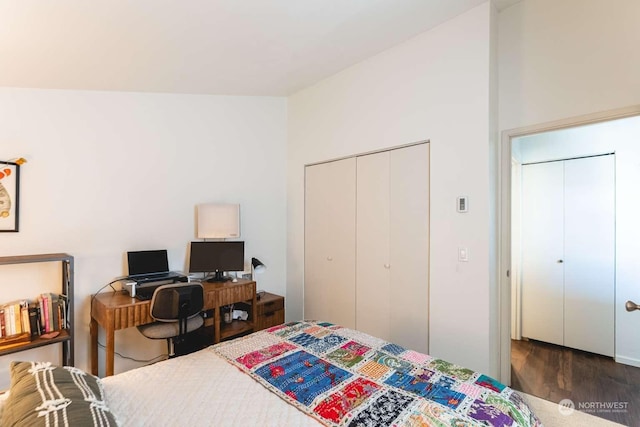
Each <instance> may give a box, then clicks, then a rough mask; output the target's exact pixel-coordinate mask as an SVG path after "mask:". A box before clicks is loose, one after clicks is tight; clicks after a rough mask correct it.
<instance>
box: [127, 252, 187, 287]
mask: <svg viewBox="0 0 640 427" xmlns="http://www.w3.org/2000/svg"><path fill="white" fill-rule="evenodd" d="M127 261H128V264H129V276H128V278H129V279H131V280H135V281H136V282H138V284H142V283H147V282H155V281H159V280H170V279H175V278H179V277H181V276H182V275H181V274H180V273H177V272H175V271H169V258H168V256H167V250H166V249H160V250H153V251H132V252H127Z"/></svg>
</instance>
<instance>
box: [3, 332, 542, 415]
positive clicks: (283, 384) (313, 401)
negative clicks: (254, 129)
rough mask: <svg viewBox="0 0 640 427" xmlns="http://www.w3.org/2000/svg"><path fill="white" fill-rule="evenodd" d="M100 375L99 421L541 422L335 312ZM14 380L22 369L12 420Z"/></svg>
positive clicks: (510, 399)
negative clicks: (342, 322)
mask: <svg viewBox="0 0 640 427" xmlns="http://www.w3.org/2000/svg"><path fill="white" fill-rule="evenodd" d="M28 367H29V366H25V369H26V368H28ZM34 369H35V368H34V365H33V364H32V365H31V368H30V370H31V371H33V370H34ZM48 369H53V368H51V367H49V368H48ZM57 369H58V370H60V369H61V368H57ZM70 369H71V370H75V368H70ZM27 370H29V369H27ZM77 371H79V370H77ZM34 375H35V374H34ZM87 377H91V376H90V375H87ZM96 384H97V386H98V388H97V389H96V390H95V392H94V394H93V396H90V397H89V398H88V400H89V401H91V404H93V409H92V410H93V411H94V413H93V415H92V416H91V417H92V419H94V420H95V419H98V420H99V421H100V423H95V422H94V424H95V425H111V423H112V422H114V421H115V420H117V423H118V425H121V426H192V425H211V426H252V425H255V426H322V425H325V426H347V425H349V426H382V425H393V426H422V425H433V426H475V425H488V426H531V427H537V426H541V422H540V421H539V419H538V418H537V417H536V416H535V415H534V414H533V412H532V411H531V409H530V408H529V406H528V405H527V404H526V403H525V402H524V401H523V399H522V398H521V396H520V395H519V394H517V393H516V392H514V391H513V390H511V389H510V388H509V387H506V386H504V385H502V384H500V383H499V382H497V381H496V380H494V379H492V378H490V377H488V376H486V375H483V374H480V373H477V372H473V371H471V370H469V369H466V368H463V367H460V366H456V365H454V364H451V363H448V362H446V361H444V360H441V359H436V358H433V357H431V356H428V355H425V354H421V353H418V352H415V351H412V350H409V349H404V348H402V347H400V346H398V345H396V344H392V343H388V342H385V341H383V340H381V339H379V338H376V337H373V336H370V335H367V334H364V333H361V332H358V331H355V330H352V329H348V328H343V327H340V326H338V325H334V324H331V323H326V322H314V321H302V322H292V323H288V324H285V325H280V326H276V327H273V328H270V329H267V330H264V331H259V332H256V333H253V334H251V335H248V336H246V337H242V338H238V339H235V340H232V341H226V342H222V343H220V344H217V345H214V346H211V347H208V348H205V349H203V350H200V351H198V352H195V353H191V354H189V355H186V356H182V357H178V358H173V359H169V360H166V361H163V362H159V363H156V364H153V365H149V366H145V367H142V368H138V369H134V370H131V371H127V372H124V373H121V374H118V375H114V376H112V377H107V378H103V379H97V378H96ZM13 389H14V378H13V376H12V388H11V391H10V394H9V397H8V399H7V404H5V409H4V411H3V414H2V420H3V421H4V420H5V415H7V408H8V406H9V404H10V403H9V402H10V401H11V399H12V397H14V396H13V395H14V390H13ZM40 394H42V392H41V393H40ZM36 395H37V394H36ZM60 397H61V396H49V398H50V399H52V398H58V400H59V401H60V400H61V399H60ZM69 400H72V399H69ZM85 400H87V398H86V396H85ZM37 403H40V404H41V406H42V401H40V402H37ZM45 406H46V405H45ZM69 407H70V406H69ZM54 408H55V405H54ZM96 408H98V409H100V410H101V411H102V412H100V413H97V412H95V409H96ZM60 411H62V409H61V410H60ZM40 412H42V410H40ZM54 413H55V414H56V416H57V419H62V418H63V417H62V415H60V416H58V415H57V412H56V410H53V411H52V412H51V414H54ZM51 414H48V415H47V417H48V418H47V419H53V415H51ZM49 415H51V416H49ZM3 425H5V424H3ZM7 425H9V424H7ZM41 425H43V424H41ZM44 425H46V424H44ZM50 425H55V424H53V423H52V424H50ZM58 425H64V424H58ZM70 425H72V426H73V425H74V424H70Z"/></svg>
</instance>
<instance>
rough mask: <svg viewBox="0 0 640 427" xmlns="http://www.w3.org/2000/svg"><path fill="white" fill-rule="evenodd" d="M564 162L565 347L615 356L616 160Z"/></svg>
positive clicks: (609, 158)
mask: <svg viewBox="0 0 640 427" xmlns="http://www.w3.org/2000/svg"><path fill="white" fill-rule="evenodd" d="M564 163H565V178H564V179H565V181H564V186H565V208H564V210H565V231H564V234H565V262H564V296H565V297H564V345H565V346H567V347H571V348H579V349H581V350H586V351H590V352H592V353H598V354H603V355H605V356H613V355H614V335H615V333H614V331H615V325H614V318H615V313H614V301H615V294H614V292H615V178H614V176H615V159H614V156H612V155H609V156H598V157H589V158H585V159H575V160H567V161H565V162H564Z"/></svg>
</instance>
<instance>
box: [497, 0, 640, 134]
mask: <svg viewBox="0 0 640 427" xmlns="http://www.w3.org/2000/svg"><path fill="white" fill-rule="evenodd" d="M639 16H640V2H639V1H638V0H615V1H610V0H561V1H558V0H522V1H521V2H520V3H517V4H515V5H514V6H511V7H509V8H507V9H505V10H504V11H502V12H501V13H500V14H499V52H500V66H499V91H500V129H512V128H518V127H523V126H528V125H534V124H538V123H544V122H548V121H552V120H559V119H564V118H568V117H574V116H579V115H583V114H588V113H593V112H599V111H606V110H611V109H615V108H620V107H626V106H630V105H635V104H638V103H640V84H638V75H640V55H638V46H639V45H640V26H638V17H639Z"/></svg>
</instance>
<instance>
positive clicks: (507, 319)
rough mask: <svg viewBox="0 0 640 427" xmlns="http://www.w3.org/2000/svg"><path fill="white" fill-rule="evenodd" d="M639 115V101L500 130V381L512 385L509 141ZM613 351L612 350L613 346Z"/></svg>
mask: <svg viewBox="0 0 640 427" xmlns="http://www.w3.org/2000/svg"><path fill="white" fill-rule="evenodd" d="M639 115H640V105H634V106H631V107H625V108H618V109H614V110H608V111H602V112H597V113H592V114H586V115H582V116H576V117H570V118H566V119H561V120H556V121H552V122H546V123H540V124H536V125H531V126H525V127H521V128H514V129H507V130H504V131H502V132H501V135H500V144H499V145H498V188H497V190H498V194H499V196H498V198H497V199H498V227H499V236H498V264H499V265H498V307H499V311H498V334H499V341H500V343H499V347H500V348H499V349H498V351H499V363H500V366H499V368H500V371H499V374H500V375H499V377H500V381H501V382H502V383H504V384H507V385H511V277H510V270H511V142H512V139H514V138H517V137H521V136H526V135H533V134H536V133H542V132H549V131H553V130H560V129H567V128H572V127H577V126H584V125H589V124H594V123H600V122H606V121H610V120H617V119H623V118H626V117H634V116H639ZM614 352H615V350H614Z"/></svg>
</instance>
